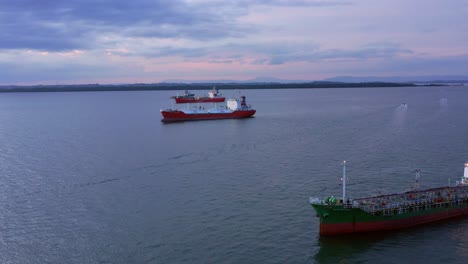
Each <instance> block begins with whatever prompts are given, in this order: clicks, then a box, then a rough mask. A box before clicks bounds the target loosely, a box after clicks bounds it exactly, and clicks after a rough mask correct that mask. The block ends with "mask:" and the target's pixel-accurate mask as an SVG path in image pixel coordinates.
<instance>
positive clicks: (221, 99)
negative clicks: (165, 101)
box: [174, 97, 226, 104]
mask: <svg viewBox="0 0 468 264" xmlns="http://www.w3.org/2000/svg"><path fill="white" fill-rule="evenodd" d="M174 100H175V102H176V104H187V103H222V102H224V100H226V98H224V97H213V98H212V97H174Z"/></svg>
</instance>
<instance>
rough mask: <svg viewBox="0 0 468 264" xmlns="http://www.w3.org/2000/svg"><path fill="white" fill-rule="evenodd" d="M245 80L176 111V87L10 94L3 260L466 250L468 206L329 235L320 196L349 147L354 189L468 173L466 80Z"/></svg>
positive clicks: (365, 259)
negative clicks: (224, 104) (287, 85)
mask: <svg viewBox="0 0 468 264" xmlns="http://www.w3.org/2000/svg"><path fill="white" fill-rule="evenodd" d="M223 93H224V94H225V95H227V96H229V95H233V94H235V92H234V91H229V90H228V91H223ZM242 93H243V94H245V95H246V96H247V101H248V103H249V104H251V105H252V106H253V107H254V108H255V109H257V114H256V115H255V118H251V119H244V120H218V121H198V122H185V123H175V124H163V123H161V122H160V119H161V116H160V113H159V110H160V109H161V108H167V107H170V106H171V103H170V100H169V99H168V98H169V97H170V96H171V95H174V94H175V92H170V91H154V92H88V93H87V92H81V93H11V94H0V263H409V262H413V263H414V262H415V261H417V262H418V263H421V262H425V263H441V262H443V263H466V259H467V258H468V218H467V217H462V218H458V219H455V220H450V221H444V222H442V223H436V224H430V225H426V226H421V227H417V228H411V229H406V230H402V231H398V232H391V233H384V234H372V235H369V234H367V235H357V236H349V237H338V238H327V239H325V238H320V237H319V235H318V228H319V221H318V218H316V217H315V212H314V211H313V209H312V207H311V206H310V205H309V204H308V198H309V196H320V197H321V196H327V195H340V193H341V189H340V188H341V187H340V185H339V184H340V177H341V170H342V168H341V161H342V160H344V159H346V160H347V161H348V166H347V169H348V171H347V172H348V177H349V182H348V195H349V196H351V197H355V198H358V197H361V196H366V195H374V194H377V193H394V192H400V191H405V190H407V189H408V188H410V186H411V184H412V183H413V181H414V175H413V171H414V170H415V169H421V171H422V172H421V182H422V184H423V185H425V186H427V187H433V186H439V185H442V184H447V183H448V179H449V178H450V179H452V180H453V181H455V180H457V179H458V178H459V177H461V176H462V175H463V163H464V162H465V161H468V103H467V102H468V86H465V87H417V88H360V89H351V88H348V89H299V90H246V91H243V92H242ZM444 98H446V99H444ZM402 103H406V104H407V106H408V107H407V109H405V108H404V107H401V104H402Z"/></svg>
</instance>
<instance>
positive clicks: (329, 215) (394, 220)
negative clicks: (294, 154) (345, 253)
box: [312, 201, 468, 236]
mask: <svg viewBox="0 0 468 264" xmlns="http://www.w3.org/2000/svg"><path fill="white" fill-rule="evenodd" d="M312 206H313V207H314V209H315V211H316V212H317V216H318V217H319V218H320V235H324V236H329V235H340V234H350V233H361V232H373V231H386V230H396V229H402V228H407V227H412V226H417V225H421V224H426V223H430V222H435V221H439V220H443V219H448V218H452V217H457V216H462V215H468V202H466V201H464V202H463V203H458V204H450V203H448V202H447V203H439V204H434V205H431V206H430V207H427V208H414V209H413V210H414V211H411V212H406V213H397V212H395V213H393V212H392V211H390V212H388V214H386V215H384V214H383V213H381V214H379V215H373V214H370V213H368V212H365V211H363V210H362V209H359V208H346V207H344V206H342V205H316V204H312Z"/></svg>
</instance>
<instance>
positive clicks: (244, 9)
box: [0, 0, 468, 84]
mask: <svg viewBox="0 0 468 264" xmlns="http://www.w3.org/2000/svg"><path fill="white" fill-rule="evenodd" d="M467 32H468V1H466V0H378V1H377V0H289V1H288V0H271V1H267V0H238V1H236V0H230V1H229V0H63V1H62V0H0V84H41V83H42V84H46V83H53V84H55V83H60V84H78V83H135V82H160V81H164V80H175V79H177V80H180V79H182V80H247V79H252V78H255V77H275V78H281V79H289V80H320V79H323V78H328V77H334V76H342V75H352V76H396V75H399V76H414V75H419V76H421V75H467V74H468V33H467Z"/></svg>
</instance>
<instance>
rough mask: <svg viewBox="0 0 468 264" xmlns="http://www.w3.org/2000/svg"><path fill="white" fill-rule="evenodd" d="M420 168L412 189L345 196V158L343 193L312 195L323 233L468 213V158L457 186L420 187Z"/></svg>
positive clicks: (384, 227) (367, 229)
mask: <svg viewBox="0 0 468 264" xmlns="http://www.w3.org/2000/svg"><path fill="white" fill-rule="evenodd" d="M419 174H420V170H416V184H415V188H414V189H413V190H411V191H408V192H404V193H395V194H389V195H378V196H372V197H366V198H358V199H349V198H347V196H346V162H343V178H342V181H343V182H342V183H343V196H342V197H339V198H336V197H334V196H329V197H326V198H325V199H320V198H314V197H311V198H309V202H310V204H311V205H312V207H313V208H314V209H315V211H316V213H317V217H318V218H319V219H320V235H323V236H329V235H341V234H350V233H361V232H372V231H385V230H395V229H401V228H406V227H411V226H416V225H421V224H426V223H430V222H434V221H439V220H443V219H448V218H452V217H456V216H462V215H468V162H467V163H465V170H464V175H463V177H462V178H461V180H460V181H457V182H456V184H455V185H454V186H450V183H449V186H446V187H439V188H431V189H426V190H419Z"/></svg>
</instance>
